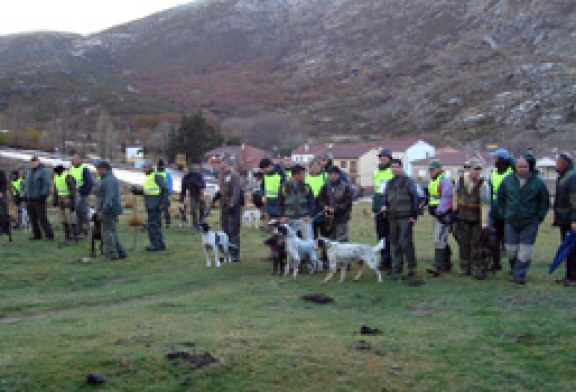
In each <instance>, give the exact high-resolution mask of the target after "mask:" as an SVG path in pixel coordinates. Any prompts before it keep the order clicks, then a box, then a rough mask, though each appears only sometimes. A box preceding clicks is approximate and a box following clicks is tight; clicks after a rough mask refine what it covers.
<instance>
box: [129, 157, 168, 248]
mask: <svg viewBox="0 0 576 392" xmlns="http://www.w3.org/2000/svg"><path fill="white" fill-rule="evenodd" d="M142 169H143V170H144V183H143V186H142V187H132V193H133V194H135V195H144V204H145V206H146V212H147V213H148V221H147V222H146V228H147V229H148V238H149V239H150V245H148V246H147V247H146V250H147V251H149V252H154V251H159V250H166V244H165V243H164V235H163V234H162V222H161V220H160V219H161V216H162V211H164V210H165V209H166V208H168V187H167V185H166V181H164V177H163V176H162V175H160V174H158V173H156V172H155V171H154V167H153V166H152V164H151V163H150V162H146V163H144V166H143V167H142Z"/></svg>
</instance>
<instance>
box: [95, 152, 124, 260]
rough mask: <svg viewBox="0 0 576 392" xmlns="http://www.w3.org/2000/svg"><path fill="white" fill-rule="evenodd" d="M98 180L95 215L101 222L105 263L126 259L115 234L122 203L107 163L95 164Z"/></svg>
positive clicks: (116, 182) (116, 183) (116, 181)
mask: <svg viewBox="0 0 576 392" xmlns="http://www.w3.org/2000/svg"><path fill="white" fill-rule="evenodd" d="M95 166H96V171H97V172H98V177H99V180H98V182H97V184H96V188H95V192H94V194H95V196H96V213H97V214H98V215H99V217H100V220H101V222H102V240H103V242H104V255H105V258H106V261H116V260H119V259H125V258H126V250H125V249H124V246H123V245H122V242H121V241H120V237H119V236H118V232H117V228H116V227H117V225H118V216H119V215H121V214H122V212H123V211H122V201H121V199H120V189H119V186H118V180H117V179H116V177H114V174H112V168H111V167H110V163H108V162H107V161H103V160H101V161H98V162H96V165H95Z"/></svg>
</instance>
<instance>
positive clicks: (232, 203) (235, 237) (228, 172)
mask: <svg viewBox="0 0 576 392" xmlns="http://www.w3.org/2000/svg"><path fill="white" fill-rule="evenodd" d="M233 165H234V162H233V161H232V160H231V159H230V158H228V157H224V158H222V160H221V161H220V167H219V171H218V185H219V186H220V191H219V197H217V198H219V199H220V226H221V227H222V230H223V231H224V232H225V233H226V234H227V235H228V239H229V240H230V256H231V257H232V262H233V263H237V262H239V261H240V225H241V218H240V216H241V214H242V206H243V205H244V193H243V191H242V183H241V180H240V176H239V175H238V173H237V172H236V171H235V170H234V168H233Z"/></svg>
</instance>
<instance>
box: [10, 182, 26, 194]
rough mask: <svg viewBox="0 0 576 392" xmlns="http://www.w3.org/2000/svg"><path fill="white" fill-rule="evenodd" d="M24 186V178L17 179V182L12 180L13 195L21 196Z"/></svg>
mask: <svg viewBox="0 0 576 392" xmlns="http://www.w3.org/2000/svg"><path fill="white" fill-rule="evenodd" d="M23 184H24V180H23V179H22V178H17V179H16V180H12V182H11V187H12V195H14V196H21V195H22V188H23Z"/></svg>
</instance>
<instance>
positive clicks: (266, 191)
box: [259, 158, 286, 218]
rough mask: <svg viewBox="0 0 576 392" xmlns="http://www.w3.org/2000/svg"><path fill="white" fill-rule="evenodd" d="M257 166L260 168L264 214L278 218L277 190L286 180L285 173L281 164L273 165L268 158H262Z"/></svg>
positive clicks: (278, 190)
mask: <svg viewBox="0 0 576 392" xmlns="http://www.w3.org/2000/svg"><path fill="white" fill-rule="evenodd" d="M259 166H260V169H261V170H262V194H263V198H262V202H263V203H264V205H265V209H266V215H268V217H270V218H278V217H280V215H281V213H280V204H279V203H280V202H279V192H280V187H281V185H282V184H283V183H284V181H286V174H285V173H284V170H283V169H282V166H280V165H275V164H274V163H273V162H272V160H271V159H268V158H264V159H262V160H261V161H260V165H259Z"/></svg>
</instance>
